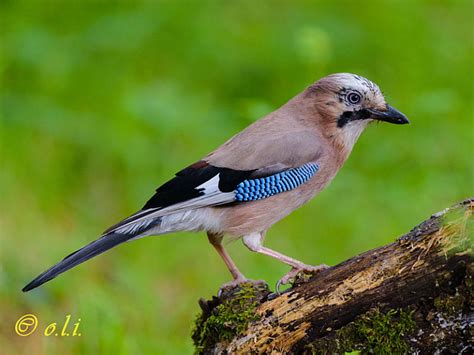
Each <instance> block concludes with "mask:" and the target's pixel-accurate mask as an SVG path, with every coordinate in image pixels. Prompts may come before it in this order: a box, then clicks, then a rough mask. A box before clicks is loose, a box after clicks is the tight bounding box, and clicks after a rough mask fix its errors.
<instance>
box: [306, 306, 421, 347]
mask: <svg viewBox="0 0 474 355" xmlns="http://www.w3.org/2000/svg"><path fill="white" fill-rule="evenodd" d="M415 328H416V322H415V320H414V319H413V311H412V310H403V309H398V310H393V309H391V310H388V311H387V312H382V311H381V310H380V309H379V308H374V309H372V310H370V311H369V312H367V313H365V314H363V315H361V316H359V317H358V319H357V320H356V321H354V322H351V323H349V324H348V325H346V326H344V327H342V328H340V329H338V330H337V331H336V332H335V334H334V336H333V337H330V338H322V339H319V340H316V341H315V342H313V343H312V344H311V345H310V346H309V347H308V350H311V352H312V353H313V354H336V353H342V354H343V353H345V352H350V351H367V352H371V353H375V354H403V353H405V352H407V351H408V349H409V344H408V342H407V337H408V336H410V335H411V334H412V333H413V332H414V331H415Z"/></svg>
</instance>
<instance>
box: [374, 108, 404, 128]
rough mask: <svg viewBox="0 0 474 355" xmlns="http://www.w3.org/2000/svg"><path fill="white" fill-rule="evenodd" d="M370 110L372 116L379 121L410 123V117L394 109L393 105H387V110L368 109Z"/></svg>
mask: <svg viewBox="0 0 474 355" xmlns="http://www.w3.org/2000/svg"><path fill="white" fill-rule="evenodd" d="M367 111H369V112H370V114H371V115H370V118H372V119H374V120H379V121H385V122H389V123H394V124H406V123H410V121H408V118H407V117H406V116H405V115H404V114H403V113H401V112H400V111H398V110H396V109H394V108H393V107H392V106H390V105H387V109H386V110H383V111H382V110H374V109H367Z"/></svg>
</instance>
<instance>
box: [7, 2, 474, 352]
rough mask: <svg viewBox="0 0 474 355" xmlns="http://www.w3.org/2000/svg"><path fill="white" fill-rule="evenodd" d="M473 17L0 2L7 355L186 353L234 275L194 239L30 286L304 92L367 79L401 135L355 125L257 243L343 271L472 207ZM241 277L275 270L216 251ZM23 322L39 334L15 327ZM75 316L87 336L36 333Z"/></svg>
mask: <svg viewBox="0 0 474 355" xmlns="http://www.w3.org/2000/svg"><path fill="white" fill-rule="evenodd" d="M471 10H472V3H471V2H470V1H456V2H439V1H423V2H421V1H420V2H408V1H407V2H403V1H384V2H380V1H366V2H364V4H363V5H361V4H360V3H358V2H351V1H342V2H332V1H321V2H312V1H297V2H296V3H295V2H290V1H262V2H253V1H239V2H232V3H226V4H222V3H218V2H213V1H209V2H195V1H190V2H187V3H186V4H185V3H184V2H181V1H160V2H142V1H134V2H132V1H129V2H87V3H86V2H60V1H48V2H37V1H3V2H1V4H0V11H1V17H2V26H1V28H0V31H1V38H0V43H1V52H2V53H1V55H0V75H1V91H0V100H1V101H0V102H1V110H0V156H1V169H0V194H1V196H2V197H1V200H0V201H1V202H0V233H1V239H0V243H1V244H0V315H1V317H2V318H1V322H0V344H2V351H3V352H5V353H8V354H11V353H27V352H30V353H31V352H34V353H36V354H46V353H47V354H59V353H99V352H100V353H112V352H114V353H116V354H121V353H144V354H147V353H163V354H164V353H191V352H192V351H193V346H192V341H191V339H190V337H189V333H190V329H191V327H192V323H193V318H194V315H195V314H196V312H197V309H198V307H197V300H198V299H199V297H202V296H205V297H209V296H210V295H211V294H213V293H215V292H216V291H217V289H218V288H219V286H220V284H221V283H223V282H225V281H228V280H229V275H228V272H227V271H226V270H225V268H224V266H223V264H222V262H221V261H220V260H219V258H218V256H217V254H216V253H215V252H214V251H213V250H212V248H211V247H210V246H209V245H208V243H207V240H206V238H205V236H204V235H203V234H198V235H192V234H174V235H169V236H164V237H160V238H149V239H145V240H140V241H137V242H134V243H129V244H127V245H124V246H121V247H119V248H117V249H115V250H113V251H111V252H109V253H108V254H106V255H103V256H101V257H98V258H96V259H94V260H92V261H90V262H88V263H86V264H84V265H82V266H80V267H78V268H77V269H74V270H72V271H70V272H68V273H67V274H65V275H62V276H60V277H59V278H58V279H56V280H54V281H52V282H51V283H49V284H47V285H46V286H44V287H42V288H41V289H39V290H36V291H34V292H31V293H28V294H23V293H21V292H20V290H21V288H22V287H23V286H24V285H25V284H26V282H28V281H29V280H30V279H31V278H32V277H34V276H36V274H38V273H39V272H41V271H43V270H44V269H45V268H47V267H49V266H50V265H52V264H53V263H54V262H56V261H58V260H59V259H60V258H62V257H64V256H65V255H66V254H68V253H70V252H72V251H73V250H76V249H77V248H78V247H80V246H82V245H83V244H85V243H87V242H89V241H91V240H92V239H94V238H96V237H97V236H98V235H99V234H100V233H101V232H102V231H103V230H104V229H105V228H107V227H108V226H109V225H111V224H113V223H115V222H116V221H117V220H119V219H121V218H123V217H125V216H127V215H129V214H130V213H132V212H134V211H135V210H137V209H138V208H140V207H141V206H142V204H143V203H144V202H145V201H146V200H147V198H149V197H150V195H151V194H152V192H153V190H154V189H155V188H156V187H157V186H158V185H160V184H161V183H163V182H165V181H166V180H167V179H169V178H170V177H171V176H172V175H173V174H174V173H175V172H176V171H178V170H180V169H181V168H182V167H184V166H186V165H188V164H190V163H193V162H194V161H196V160H198V159H200V158H201V157H202V156H204V155H205V154H207V153H208V152H209V151H210V150H212V149H213V148H215V147H217V146H218V145H219V144H221V143H222V142H223V141H224V140H225V139H227V138H228V137H230V136H231V135H233V134H234V133H236V132H238V131H239V130H240V129H242V128H244V127H245V126H247V125H248V124H249V123H251V122H253V121H254V120H255V119H257V118H259V117H260V116H262V115H263V114H265V113H268V112H269V111H271V110H273V109H275V108H277V107H278V106H280V105H282V104H283V103H284V102H286V100H288V99H289V98H291V97H292V96H293V95H295V94H296V93H298V92H299V91H301V90H302V89H303V88H305V87H306V86H307V85H309V84H311V83H312V82H313V81H315V80H316V79H318V78H320V77H322V76H324V75H326V74H328V73H332V72H340V71H348V72H355V73H358V74H361V75H364V76H367V77H368V78H370V79H372V80H373V81H375V82H376V83H378V84H379V86H380V87H381V88H382V89H383V90H384V92H385V93H386V96H387V100H388V101H389V102H390V103H391V104H392V105H393V106H394V107H396V108H398V109H400V110H401V111H402V112H404V113H405V114H407V116H408V117H409V118H410V120H411V122H412V124H411V125H410V126H401V127H398V126H391V125H384V124H380V125H376V126H372V127H370V128H369V129H368V130H367V132H365V133H364V135H363V136H362V137H361V139H360V141H359V142H358V144H357V145H356V147H355V149H354V151H353V153H352V156H351V158H350V159H349V161H348V162H347V164H346V165H345V166H344V168H343V169H342V170H341V172H340V173H339V175H338V176H337V178H336V179H335V180H334V182H333V183H332V184H331V185H330V186H329V187H328V188H327V189H326V190H325V191H323V192H322V193H321V194H320V195H319V196H318V197H317V198H316V199H315V201H312V202H311V203H309V204H308V205H307V206H305V207H304V208H302V209H300V210H298V211H296V212H295V213H293V214H292V215H291V216H290V217H288V218H286V219H285V220H283V221H281V222H280V223H278V224H277V225H276V226H275V227H274V228H272V229H271V230H270V232H269V233H268V236H267V241H266V244H267V245H268V246H270V247H273V248H275V249H277V250H280V251H284V252H285V253H287V254H289V255H291V256H293V257H296V258H298V259H301V260H303V261H305V262H308V263H314V264H318V263H327V264H335V263H338V262H340V261H342V260H344V259H346V258H348V257H350V256H352V255H354V254H356V253H359V252H362V251H364V250H367V249H369V248H373V247H376V246H379V245H382V244H384V243H387V242H390V241H392V240H394V238H395V237H396V236H398V235H400V234H402V233H404V232H406V231H407V230H409V229H410V228H411V227H412V226H413V225H415V224H417V223H418V222H419V221H421V220H423V219H424V218H425V217H427V216H428V215H429V214H430V213H432V212H436V211H438V210H440V209H442V208H444V207H447V206H449V205H451V204H453V203H455V202H457V201H458V200H461V199H463V198H466V197H468V196H469V195H471V194H472V187H473V185H472V181H473V165H472V157H471V155H472V150H473V149H472V148H473V139H474V138H473V131H474V130H473V129H472V128H473V107H472V102H473V100H472V99H473V95H472V94H473V92H472V82H473V72H472V62H473V56H472V53H473V40H472V20H473V19H472V11H471ZM230 253H231V254H232V255H233V256H234V257H235V259H236V261H237V263H238V265H239V266H240V267H241V268H242V270H243V272H244V273H245V274H247V275H248V276H249V277H251V278H255V279H265V280H267V281H269V282H270V283H274V282H276V280H278V279H279V278H280V277H281V275H282V274H283V273H285V272H286V271H287V268H286V267H285V266H283V265H280V264H279V263H277V262H275V261H273V260H270V259H268V258H265V257H263V256H258V255H254V254H252V253H249V252H248V251H247V250H246V249H245V248H242V246H241V243H234V244H232V245H230ZM30 312H32V313H35V314H36V315H37V316H38V318H39V320H40V325H39V327H38V330H37V331H36V332H35V334H33V335H31V336H29V337H19V336H17V335H16V334H15V333H14V331H13V327H14V324H15V322H16V320H17V319H18V318H19V317H20V316H21V315H23V314H25V313H30ZM67 314H71V319H72V320H76V319H78V318H80V319H81V323H80V327H81V331H82V332H81V333H82V336H81V337H80V338H79V337H76V338H71V337H70V338H61V337H45V336H44V335H42V334H41V331H40V330H44V328H45V327H46V326H47V324H49V323H51V322H62V321H63V320H64V319H65V316H66V315H67Z"/></svg>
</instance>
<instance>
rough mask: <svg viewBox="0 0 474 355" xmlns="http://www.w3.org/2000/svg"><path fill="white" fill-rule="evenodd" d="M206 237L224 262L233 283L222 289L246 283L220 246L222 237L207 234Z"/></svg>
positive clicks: (245, 279)
mask: <svg viewBox="0 0 474 355" xmlns="http://www.w3.org/2000/svg"><path fill="white" fill-rule="evenodd" d="M207 237H208V239H209V242H210V243H211V244H212V246H213V247H214V248H215V249H216V251H217V252H218V253H219V255H220V256H221V258H222V260H224V263H225V264H226V266H227V268H228V269H229V271H230V273H231V275H232V278H233V281H231V282H229V283H226V284H224V285H223V286H222V287H225V286H234V285H237V284H239V283H242V282H248V281H249V280H248V279H247V278H246V277H245V276H244V275H243V274H242V273H241V272H240V270H239V269H238V268H237V266H236V265H235V263H234V261H233V260H232V259H231V257H230V255H229V254H228V253H227V251H226V250H225V249H224V247H223V246H222V235H216V234H211V233H208V234H207Z"/></svg>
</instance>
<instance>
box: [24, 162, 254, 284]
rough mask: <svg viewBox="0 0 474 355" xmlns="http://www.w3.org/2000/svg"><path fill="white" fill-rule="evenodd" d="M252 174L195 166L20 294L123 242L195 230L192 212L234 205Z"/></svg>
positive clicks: (180, 173)
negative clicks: (242, 184) (237, 189)
mask: <svg viewBox="0 0 474 355" xmlns="http://www.w3.org/2000/svg"><path fill="white" fill-rule="evenodd" d="M254 172H255V171H234V170H231V169H227V168H217V167H214V166H211V165H208V164H207V163H205V162H202V161H201V162H198V163H196V164H194V165H192V166H190V167H188V168H186V169H184V170H182V171H180V172H179V173H177V174H176V177H175V178H174V179H172V180H170V181H168V182H167V183H165V184H164V185H162V186H161V187H159V188H158V189H157V190H156V193H155V195H154V196H153V197H152V198H151V199H150V200H149V201H148V202H147V203H146V204H145V206H144V207H143V209H142V210H140V211H139V212H137V213H135V214H133V215H132V216H130V217H128V218H126V219H124V220H123V221H121V222H119V223H117V224H116V225H114V226H112V227H110V228H109V229H107V230H106V231H105V232H104V234H103V235H102V236H101V237H100V238H99V239H97V240H95V241H93V242H92V243H90V244H88V245H86V246H85V247H83V248H81V249H79V250H78V251H76V252H74V253H72V254H70V255H68V256H67V257H65V258H64V259H63V260H62V261H60V262H59V263H57V264H56V265H54V266H52V267H51V268H49V269H48V270H46V271H45V272H43V273H42V274H40V275H39V276H38V277H36V278H35V279H34V280H33V281H31V282H30V283H29V284H27V285H26V286H25V287H24V288H23V291H24V292H26V291H30V290H32V289H34V288H36V287H38V286H40V285H42V284H43V283H45V282H47V281H50V280H52V279H53V278H55V277H56V276H58V275H60V274H62V273H63V272H65V271H67V270H69V269H71V268H73V267H75V266H77V265H79V264H81V263H83V262H84V261H87V260H89V259H90V258H93V257H94V256H96V255H99V254H102V253H104V252H105V251H107V250H109V249H111V248H113V247H115V246H117V245H119V244H122V243H124V242H126V241H130V240H134V239H138V238H141V237H144V236H147V235H160V234H164V233H169V232H174V231H179V230H198V229H199V225H202V224H203V221H197V220H196V219H197V218H198V217H197V216H196V214H195V215H194V216H192V215H191V214H190V213H189V212H190V211H196V210H198V209H199V208H202V207H208V206H216V205H223V204H228V203H234V202H235V195H234V193H233V190H234V189H235V186H236V185H237V184H238V183H240V182H241V181H243V180H245V179H246V178H248V177H250V176H252V174H253V173H254Z"/></svg>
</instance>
